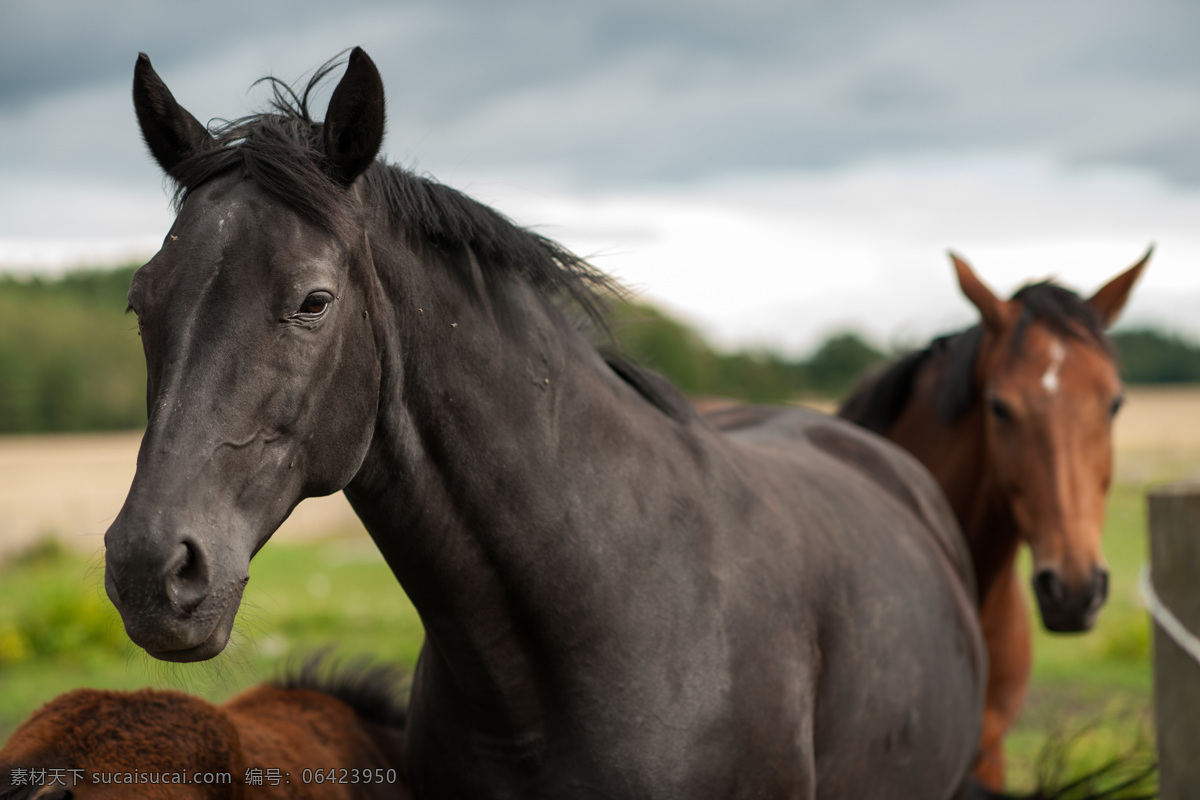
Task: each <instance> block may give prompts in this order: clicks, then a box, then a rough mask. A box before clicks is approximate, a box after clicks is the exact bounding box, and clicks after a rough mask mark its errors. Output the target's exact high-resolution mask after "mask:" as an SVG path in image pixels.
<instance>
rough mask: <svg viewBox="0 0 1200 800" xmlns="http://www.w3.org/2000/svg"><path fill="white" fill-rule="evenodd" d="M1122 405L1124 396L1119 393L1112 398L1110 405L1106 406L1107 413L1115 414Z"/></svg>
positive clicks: (1112, 415) (1113, 415) (1111, 415)
mask: <svg viewBox="0 0 1200 800" xmlns="http://www.w3.org/2000/svg"><path fill="white" fill-rule="evenodd" d="M1123 405H1125V398H1124V397H1123V396H1121V395H1118V396H1117V397H1116V398H1114V399H1113V401H1112V405H1111V406H1109V407H1108V415H1109V416H1110V417H1115V416H1116V415H1117V412H1118V411H1120V410H1121V406H1123Z"/></svg>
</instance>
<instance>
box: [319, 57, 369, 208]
mask: <svg viewBox="0 0 1200 800" xmlns="http://www.w3.org/2000/svg"><path fill="white" fill-rule="evenodd" d="M383 123H384V110H383V79H382V78H380V77H379V70H378V69H376V68H375V62H373V61H372V60H371V58H370V56H368V55H367V54H366V53H364V52H363V49H362V48H361V47H356V48H354V49H353V50H352V51H350V60H349V63H348V64H347V65H346V74H345V75H343V76H342V79H341V81H339V82H338V85H337V88H336V89H334V90H333V97H331V98H330V99H329V111H328V112H327V113H326V114H325V131H324V136H325V156H326V158H328V159H329V173H330V177H332V178H333V179H334V180H335V181H338V182H339V183H342V184H343V185H346V186H348V185H350V184H351V183H353V182H354V179H355V178H357V177H358V176H359V175H361V174H362V172H363V170H365V169H366V168H367V167H369V166H370V165H371V162H372V161H374V160H375V156H376V155H378V153H379V147H380V145H382V144H383Z"/></svg>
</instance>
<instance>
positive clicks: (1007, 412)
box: [988, 397, 1013, 422]
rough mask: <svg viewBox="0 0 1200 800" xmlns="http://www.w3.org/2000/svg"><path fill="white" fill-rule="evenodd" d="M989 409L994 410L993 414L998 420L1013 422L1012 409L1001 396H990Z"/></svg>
mask: <svg viewBox="0 0 1200 800" xmlns="http://www.w3.org/2000/svg"><path fill="white" fill-rule="evenodd" d="M988 410H989V411H991V412H992V416H993V417H995V418H996V421H997V422H1012V418H1013V413H1012V409H1011V408H1009V407H1008V403H1005V402H1004V401H1003V400H1001V399H1000V398H999V397H989V398H988Z"/></svg>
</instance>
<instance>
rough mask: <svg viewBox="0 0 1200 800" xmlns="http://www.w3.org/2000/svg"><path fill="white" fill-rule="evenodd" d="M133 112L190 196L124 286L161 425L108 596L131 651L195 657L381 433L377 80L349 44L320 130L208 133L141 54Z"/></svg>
mask: <svg viewBox="0 0 1200 800" xmlns="http://www.w3.org/2000/svg"><path fill="white" fill-rule="evenodd" d="M328 69H329V68H328V67H327V68H326V70H325V71H326V72H327V71H328ZM310 86H311V85H310ZM278 96H279V95H278V92H277V98H278ZM133 99H134V107H135V109H136V111H137V117H138V122H139V124H140V126H141V130H142V135H143V137H144V138H145V141H146V144H147V145H148V146H149V149H150V151H151V153H152V154H153V156H154V158H155V159H156V160H157V161H158V163H159V165H160V166H161V167H162V169H163V170H164V172H166V173H167V174H168V175H169V176H171V177H172V178H173V179H174V181H175V182H176V184H177V186H178V188H179V194H178V197H179V198H180V200H179V210H178V216H177V217H176V220H175V223H174V225H173V227H172V228H171V230H170V232H169V234H168V235H167V237H166V238H165V240H164V241H163V245H162V249H161V250H159V252H158V253H157V254H156V255H155V256H154V257H153V258H152V259H151V260H150V261H149V262H148V263H147V264H146V265H145V266H143V267H142V268H141V269H139V270H138V272H137V273H136V275H135V276H134V279H133V282H132V285H131V287H130V290H129V309H130V310H131V311H132V312H133V313H134V314H136V315H137V321H138V330H139V333H140V335H141V338H142V345H143V349H144V351H145V357H146V367H147V392H146V403H147V408H148V412H149V421H148V425H147V428H146V433H145V436H144V438H143V440H142V444H141V449H140V451H139V453H138V459H137V472H136V475H135V477H134V481H133V485H132V487H131V488H130V490H129V495H128V498H127V499H126V501H125V504H124V506H123V507H122V509H121V511H120V513H119V514H118V515H117V517H116V519H115V520H114V522H113V523H112V525H111V527H109V529H108V531H107V533H106V534H105V544H106V548H107V554H106V563H105V567H106V569H105V587H106V589H107V592H108V596H109V597H110V598H111V600H112V602H113V604H114V605H115V606H116V608H117V610H118V611H119V612H120V614H121V617H122V620H123V621H124V624H125V629H126V631H127V632H128V634H129V637H130V638H131V639H132V640H133V641H134V642H135V643H137V644H138V645H140V646H141V647H143V648H144V649H145V650H146V651H147V652H149V653H150V654H151V655H153V656H155V657H157V658H160V659H166V660H172V661H194V660H199V659H205V658H211V657H212V656H214V655H216V654H217V653H219V652H220V651H221V650H222V649H223V648H224V647H225V645H226V643H227V641H228V639H229V635H230V631H231V629H232V625H233V620H234V616H235V614H236V613H237V609H238V606H239V604H240V601H241V595H242V590H243V588H244V586H245V584H246V581H247V580H248V575H249V572H248V570H249V563H250V559H251V557H252V556H253V555H254V553H255V552H257V550H258V549H259V548H260V547H262V546H263V544H264V543H265V542H266V540H267V539H268V538H269V537H270V536H271V534H272V533H273V532H274V531H275V529H276V528H277V527H278V526H279V525H280V524H281V523H282V522H283V521H284V519H286V517H287V516H288V514H289V513H291V511H292V509H293V508H294V507H295V506H296V504H297V503H299V502H300V500H302V499H303V498H305V497H310V496H317V495H324V494H330V493H332V492H335V491H338V490H340V489H342V488H343V487H344V486H345V485H346V484H347V483H348V482H349V481H350V480H351V478H352V477H353V476H354V475H355V473H356V472H357V470H358V469H359V466H360V465H361V463H362V461H363V459H364V457H365V454H366V451H367V447H368V445H369V443H370V441H371V438H372V433H373V429H374V426H375V419H376V408H377V406H378V398H379V385H380V366H379V359H378V357H377V353H376V334H375V331H374V326H375V325H376V324H377V323H376V319H377V318H380V317H382V316H383V315H382V314H377V313H375V312H376V311H377V309H376V307H375V306H374V304H375V303H376V302H377V297H378V296H379V292H378V291H376V289H377V286H376V284H374V283H373V281H374V280H375V277H374V272H373V269H372V262H371V254H370V249H369V247H368V243H367V237H366V233H365V229H364V227H363V224H362V222H361V219H362V215H363V211H362V207H361V205H362V204H361V192H360V191H359V187H358V186H357V185H356V181H357V180H358V179H359V177H360V176H361V175H362V173H363V171H364V170H366V169H367V167H368V166H369V165H370V164H371V163H372V162H373V161H374V159H375V155H376V152H377V151H378V149H379V146H380V143H381V141H382V137H383V119H384V112H383V85H382V82H381V80H380V78H379V73H378V71H377V70H376V68H375V66H374V64H373V63H372V62H371V60H370V58H368V57H367V55H366V54H365V53H363V52H362V50H360V49H357V48H356V49H355V50H354V51H353V52H352V53H351V54H350V57H349V63H348V66H347V69H346V73H345V75H344V77H343V78H342V79H341V82H340V83H339V84H338V85H337V88H336V89H335V90H334V92H333V95H332V98H331V100H330V104H329V111H328V114H327V116H326V118H325V120H324V122H323V123H314V122H312V121H311V120H310V119H308V118H307V116H308V115H307V93H306V94H305V96H304V98H303V99H302V100H301V101H300V104H299V105H300V109H301V112H302V113H299V114H292V115H282V114H281V115H264V116H262V117H261V118H256V119H255V120H253V121H246V120H243V121H240V122H235V123H230V125H229V126H228V127H227V128H225V129H220V130H218V131H216V132H215V133H210V132H209V131H208V130H207V129H206V128H205V127H204V126H203V125H201V124H200V123H199V122H198V121H197V120H196V118H195V117H193V116H192V115H191V114H190V113H188V112H187V111H186V110H185V109H184V108H183V107H181V106H180V105H179V104H178V103H177V102H176V101H175V98H174V97H173V96H172V95H171V92H170V91H169V90H168V89H167V87H166V85H165V84H164V83H163V82H162V80H161V79H160V78H159V77H158V75H157V74H156V73H155V72H154V69H153V68H152V67H151V65H150V61H149V59H148V58H147V57H146V56H145V55H144V54H143V55H141V56H140V57H139V59H138V62H137V66H136V69H135V72H134V83H133Z"/></svg>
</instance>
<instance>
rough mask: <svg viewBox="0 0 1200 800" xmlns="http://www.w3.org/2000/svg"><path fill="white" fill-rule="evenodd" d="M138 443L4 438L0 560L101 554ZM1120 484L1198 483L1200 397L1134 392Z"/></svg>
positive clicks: (298, 529)
mask: <svg viewBox="0 0 1200 800" xmlns="http://www.w3.org/2000/svg"><path fill="white" fill-rule="evenodd" d="M140 438H141V435H140V434H139V433H115V434H89V435H72V436H13V437H0V554H2V553H4V552H7V551H11V550H15V549H20V548H21V547H23V546H25V545H27V544H28V543H30V542H32V541H34V540H36V539H38V538H40V537H43V536H46V535H53V536H56V537H58V538H60V539H61V540H62V541H63V542H64V543H66V544H69V545H72V546H74V547H77V548H79V549H81V550H83V551H85V552H89V553H91V552H95V551H97V550H98V549H99V548H100V547H101V545H102V541H103V536H104V531H105V529H106V528H107V527H108V524H109V522H110V521H111V520H112V518H113V517H114V516H115V515H116V513H117V511H119V510H120V508H121V503H122V502H123V501H124V499H125V492H126V491H127V490H128V489H129V484H130V482H131V481H132V480H133V471H134V462H135V460H136V457H137V448H138V442H139V440H140ZM1116 451H1117V459H1116V461H1117V479H1118V480H1119V481H1123V482H1127V483H1137V484H1141V483H1147V482H1152V481H1166V480H1200V387H1183V388H1136V389H1131V390H1130V391H1129V393H1128V400H1127V402H1126V404H1125V408H1124V410H1122V412H1121V415H1120V417H1119V418H1118V423H1117V428H1116ZM361 530H362V528H361V526H360V524H359V522H358V519H357V518H356V517H355V516H354V512H352V511H351V510H350V506H349V505H348V504H347V503H346V501H345V499H344V498H343V497H342V496H341V494H337V495H334V496H332V497H323V498H315V499H312V500H306V501H305V502H304V503H302V504H301V505H300V506H299V507H298V508H297V509H296V511H295V512H294V513H293V514H292V517H291V518H290V519H289V520H288V521H287V522H286V523H284V525H283V527H282V528H281V529H280V532H279V533H278V534H276V535H277V536H281V537H283V538H292V539H300V538H305V537H312V536H320V535H327V534H329V533H330V532H333V531H343V532H347V533H349V532H354V531H359V532H361Z"/></svg>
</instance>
